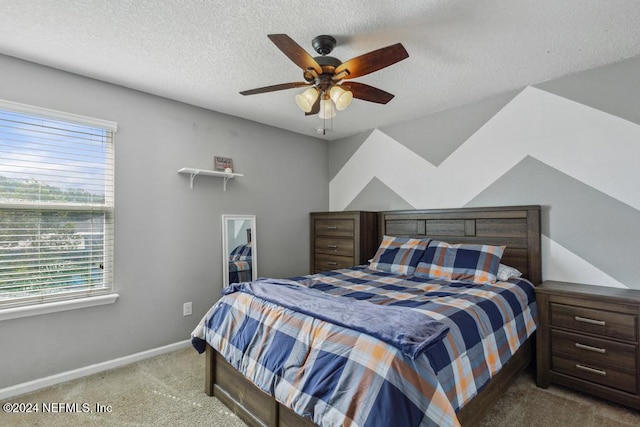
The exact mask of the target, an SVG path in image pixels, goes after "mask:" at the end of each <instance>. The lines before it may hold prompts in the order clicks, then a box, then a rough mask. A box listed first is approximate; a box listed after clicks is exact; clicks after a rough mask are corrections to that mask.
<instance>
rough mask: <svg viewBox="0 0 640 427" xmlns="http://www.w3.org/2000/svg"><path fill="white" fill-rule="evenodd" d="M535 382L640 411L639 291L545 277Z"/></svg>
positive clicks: (539, 295) (540, 289) (538, 290)
mask: <svg viewBox="0 0 640 427" xmlns="http://www.w3.org/2000/svg"><path fill="white" fill-rule="evenodd" d="M536 298H537V302H538V316H539V321H540V325H539V328H538V331H537V339H536V343H537V350H536V358H537V361H536V364H537V372H536V375H537V378H536V381H537V385H538V387H542V388H547V387H548V386H549V384H550V383H555V384H559V385H563V386H566V387H569V388H573V389H576V390H579V391H582V392H585V393H589V394H592V395H594V396H597V397H600V398H603V399H608V400H611V401H613V402H616V403H620V404H623V405H626V406H630V407H632V408H635V409H640V391H639V385H640V377H639V375H640V369H639V367H640V359H639V351H638V350H639V331H638V329H639V318H640V291H638V290H631V289H619V288H610V287H603V286H591V285H583V284H578V283H566V282H555V281H545V282H543V283H542V284H541V285H540V286H538V287H536Z"/></svg>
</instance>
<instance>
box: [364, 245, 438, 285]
mask: <svg viewBox="0 0 640 427" xmlns="http://www.w3.org/2000/svg"><path fill="white" fill-rule="evenodd" d="M428 245H429V239H412V238H410V237H392V236H384V237H383V238H382V243H380V247H379V248H378V251H377V252H376V254H375V255H374V257H373V259H372V260H371V263H370V264H369V268H371V269H373V270H378V271H386V272H389V273H394V274H405V275H408V276H410V275H412V274H413V272H414V271H415V269H416V266H417V265H418V262H419V261H420V259H422V257H423V256H424V252H425V249H426V248H427V246H428Z"/></svg>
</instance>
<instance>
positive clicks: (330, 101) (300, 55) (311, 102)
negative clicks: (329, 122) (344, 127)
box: [240, 34, 409, 119]
mask: <svg viewBox="0 0 640 427" xmlns="http://www.w3.org/2000/svg"><path fill="white" fill-rule="evenodd" d="M268 37H269V39H270V40H271V41H272V42H273V43H274V44H275V45H276V47H278V49H280V50H281V51H282V52H283V53H284V54H285V55H286V56H287V57H288V58H289V59H290V60H291V61H293V62H294V63H295V64H296V65H297V66H298V67H300V68H302V70H303V73H302V76H303V78H304V81H301V82H291V83H282V84H277V85H273V86H265V87H261V88H256V89H251V90H245V91H242V92H240V94H242V95H255V94H258V93H266V92H274V91H278V90H284V89H294V88H299V87H309V88H308V89H307V90H305V91H304V92H302V93H300V94H298V95H296V97H295V98H296V104H297V105H298V107H300V109H301V110H302V111H304V112H305V114H306V115H311V114H319V116H320V118H322V119H328V118H332V117H334V116H335V109H338V110H344V109H345V108H347V106H348V105H349V104H350V103H351V100H352V98H357V99H362V100H363V101H369V102H375V103H378V104H386V103H387V102H389V101H391V99H392V98H393V95H392V94H390V93H388V92H385V91H384V90H381V89H378V88H375V87H373V86H369V85H367V84H364V83H358V82H352V81H345V80H348V79H353V78H356V77H361V76H364V75H366V74H369V73H373V72H374V71H378V70H381V69H382V68H385V67H388V66H390V65H393V64H395V63H396V62H400V61H402V60H403V59H406V58H408V57H409V54H408V53H407V51H406V50H405V48H404V47H403V46H402V44H400V43H397V44H394V45H391V46H387V47H383V48H381V49H377V50H374V51H371V52H369V53H365V54H364V55H360V56H357V57H355V58H353V59H350V60H348V61H346V62H341V61H340V60H339V59H337V58H334V57H332V56H327V55H329V54H330V53H331V51H332V50H333V48H334V47H335V46H336V39H335V38H333V37H331V36H328V35H321V36H317V37H315V38H314V39H313V41H312V43H311V44H312V46H313V48H314V50H315V51H316V52H317V53H318V54H319V55H320V56H316V57H312V56H311V55H309V54H308V53H307V52H306V51H305V50H304V49H303V48H302V47H300V45H298V44H297V43H296V42H295V41H293V39H291V37H289V36H288V35H286V34H269V35H268ZM334 106H335V108H334Z"/></svg>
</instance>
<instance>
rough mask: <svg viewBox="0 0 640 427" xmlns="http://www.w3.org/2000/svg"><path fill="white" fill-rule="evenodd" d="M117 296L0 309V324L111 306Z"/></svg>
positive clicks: (110, 295)
mask: <svg viewBox="0 0 640 427" xmlns="http://www.w3.org/2000/svg"><path fill="white" fill-rule="evenodd" d="M118 297H119V295H118V294H108V295H100V296H96V297H88V298H78V299H72V300H66V301H55V302H48V303H44V304H36V305H29V306H24V307H12V308H3V309H0V322H1V321H3V320H11V319H19V318H21V317H30V316H39V315H41V314H48V313H56V312H58V311H67V310H76V309H79V308H87V307H95V306H98V305H105V304H113V303H114V302H116V300H117V299H118Z"/></svg>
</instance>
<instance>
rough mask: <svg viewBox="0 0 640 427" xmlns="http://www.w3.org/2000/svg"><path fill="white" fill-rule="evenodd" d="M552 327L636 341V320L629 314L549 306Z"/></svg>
mask: <svg viewBox="0 0 640 427" xmlns="http://www.w3.org/2000/svg"><path fill="white" fill-rule="evenodd" d="M550 306H551V307H550V308H551V312H550V323H551V326H552V327H559V328H565V329H571V330H574V331H580V332H588V333H591V334H597V335H602V336H604V337H611V338H616V339H620V340H628V341H636V334H637V332H636V318H637V316H633V315H630V314H624V313H615V312H612V311H604V310H596V309H591V308H584V307H579V306H573V305H565V304H556V303H551V304H550Z"/></svg>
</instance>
